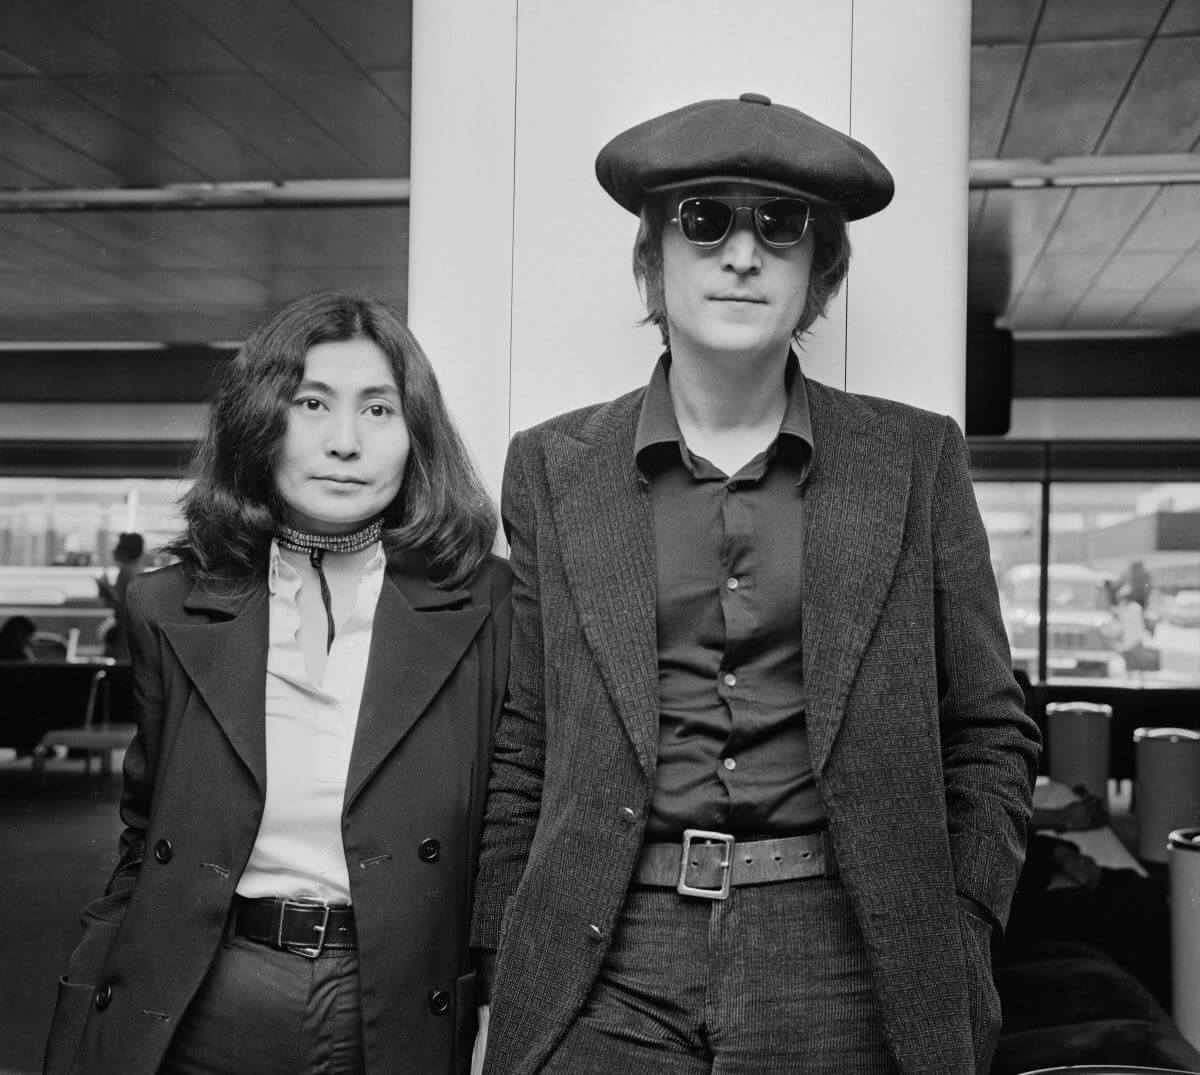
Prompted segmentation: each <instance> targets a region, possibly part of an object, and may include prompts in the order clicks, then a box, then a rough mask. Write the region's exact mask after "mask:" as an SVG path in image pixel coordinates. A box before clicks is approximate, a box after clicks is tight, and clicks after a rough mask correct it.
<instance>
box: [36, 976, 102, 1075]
mask: <svg viewBox="0 0 1200 1075" xmlns="http://www.w3.org/2000/svg"><path fill="white" fill-rule="evenodd" d="M95 992H96V987H95V986H94V985H87V984H85V983H83V982H72V981H69V980H68V979H67V977H66V976H65V975H64V976H63V977H62V978H59V980H58V997H57V999H56V1000H55V1002H54V1017H53V1018H52V1019H51V1020H50V1036H49V1037H48V1038H47V1040H46V1056H45V1059H44V1060H43V1061H42V1072H43V1075H59V1073H60V1072H61V1073H65V1072H68V1071H70V1070H71V1065H72V1064H73V1062H74V1060H75V1054H76V1053H77V1052H78V1051H79V1043H80V1042H81V1041H82V1039H83V1027H84V1024H85V1023H86V1022H87V1017H88V1012H90V1011H91V1009H92V998H93V995H94V994H95Z"/></svg>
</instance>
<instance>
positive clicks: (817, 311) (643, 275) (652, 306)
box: [633, 198, 850, 344]
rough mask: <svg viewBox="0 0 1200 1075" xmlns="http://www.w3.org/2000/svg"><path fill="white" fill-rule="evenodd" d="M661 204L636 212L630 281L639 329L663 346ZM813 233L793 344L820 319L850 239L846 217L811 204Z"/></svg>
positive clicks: (844, 266)
mask: <svg viewBox="0 0 1200 1075" xmlns="http://www.w3.org/2000/svg"><path fill="white" fill-rule="evenodd" d="M665 209H666V203H665V202H664V201H663V199H662V198H657V199H655V198H647V199H646V201H645V203H644V204H643V206H642V212H641V221H640V223H639V225H638V233H637V238H636V239H634V241H633V278H634V279H635V280H636V281H637V284H638V287H639V288H640V289H641V292H642V299H643V301H644V302H645V304H646V316H645V317H644V318H642V320H641V322H640V323H641V324H643V325H657V326H658V331H659V332H660V333H661V334H662V341H663V343H664V344H669V343H670V339H669V337H668V332H667V302H666V295H665V289H664V286H663V253H662V236H663V227H664V225H665V223H666V218H667V214H666V212H665ZM808 226H809V227H810V228H811V229H812V233H813V260H812V271H811V272H810V274H809V278H808V298H807V300H806V302H805V303H804V312H803V313H802V314H801V315H800V321H799V322H798V323H797V325H796V327H795V328H794V329H793V330H792V339H794V340H795V341H796V342H797V343H799V342H800V341H801V340H802V339H803V338H804V334H805V333H806V332H807V331H808V330H809V328H811V327H812V325H813V323H814V322H815V321H816V320H817V318H818V317H824V316H825V311H826V310H827V309H828V308H829V303H830V300H832V298H833V296H834V295H836V294H837V292H838V288H840V287H841V286H842V281H843V280H845V279H846V272H847V270H848V269H849V268H850V236H849V234H848V233H847V230H846V217H845V214H843V213H842V211H841V210H840V209H838V208H837V207H836V206H832V205H822V204H821V203H819V202H814V203H813V204H812V217H811V219H810V221H809V225H808Z"/></svg>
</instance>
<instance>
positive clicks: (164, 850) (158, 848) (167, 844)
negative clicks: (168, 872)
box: [154, 840, 175, 866]
mask: <svg viewBox="0 0 1200 1075" xmlns="http://www.w3.org/2000/svg"><path fill="white" fill-rule="evenodd" d="M174 853H175V852H174V850H173V849H172V848H171V841H170V840H159V841H158V843H156V844H155V845H154V857H155V858H156V859H157V860H158V861H159V862H161V863H162V864H163V865H164V866H165V865H166V864H167V863H168V862H170V861H171V856H172V855H173V854H174Z"/></svg>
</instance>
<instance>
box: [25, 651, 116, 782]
mask: <svg viewBox="0 0 1200 1075" xmlns="http://www.w3.org/2000/svg"><path fill="white" fill-rule="evenodd" d="M97 712H98V713H99V720H97ZM110 712H111V691H110V675H109V669H107V668H100V669H97V671H96V673H95V674H94V675H93V676H92V682H91V687H90V688H89V690H88V699H87V706H86V708H85V710H84V716H83V725H82V726H81V727H78V728H56V729H54V730H52V731H48V732H46V734H45V735H43V736H42V739H41V742H40V743H39V744H38V746H37V748H36V749H35V750H34V755H33V765H34V771H35V772H36V773H37V776H38V781H39V784H40V785H41V786H42V787H45V784H46V759H47V758H48V757H49V756H50V754H51V753H53V752H54V750H55V748H56V747H64V748H66V749H67V750H76V751H79V752H81V753H82V754H83V755H84V772H85V775H87V776H91V774H92V759H93V758H94V757H99V759H100V774H101V776H104V777H109V776H111V775H112V756H113V751H115V750H124V749H125V748H126V747H127V746H129V741H130V740H131V739H132V738H133V736H134V733H135V732H136V731H137V727H136V726H135V725H133V724H124V723H119V724H113V723H110V721H109V716H110Z"/></svg>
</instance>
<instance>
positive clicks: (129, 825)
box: [43, 583, 163, 1073]
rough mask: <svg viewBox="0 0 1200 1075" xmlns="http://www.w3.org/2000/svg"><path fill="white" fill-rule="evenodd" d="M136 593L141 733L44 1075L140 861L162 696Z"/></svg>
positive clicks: (73, 1035)
mask: <svg viewBox="0 0 1200 1075" xmlns="http://www.w3.org/2000/svg"><path fill="white" fill-rule="evenodd" d="M140 593H141V586H140V584H138V583H135V585H134V586H133V587H132V588H131V589H130V593H129V604H128V608H129V628H130V649H131V657H132V662H133V704H134V716H135V719H136V721H137V729H138V730H137V734H136V735H135V736H134V738H133V741H132V742H131V743H130V745H129V748H128V750H126V752H125V769H124V776H125V787H124V791H123V793H122V796H121V819H122V821H123V822H124V826H125V827H124V829H123V831H122V833H121V837H120V843H119V846H118V854H119V857H118V860H117V865H116V869H115V870H114V871H113V874H112V877H111V878H110V879H109V882H108V886H107V887H106V888H105V890H104V894H103V895H102V896H101V897H100V898H99V899H96V900H93V901H92V902H91V903H89V904H88V905H87V906H86V907H85V908H84V909H83V914H82V919H81V924H82V926H83V937H82V939H81V940H80V942H79V944H78V945H77V946H76V948H75V951H74V952H73V953H72V954H71V959H70V963H69V964H68V966H67V973H66V974H65V975H64V976H63V977H62V979H60V981H59V987H58V1000H57V1003H56V1005H55V1009H54V1017H53V1019H52V1021H51V1024H50V1033H49V1036H48V1038H47V1042H46V1054H45V1060H44V1067H43V1070H44V1071H45V1072H47V1073H55V1072H59V1071H65V1070H67V1069H68V1068H69V1067H70V1065H71V1061H72V1059H73V1058H74V1055H75V1052H76V1050H77V1048H78V1045H79V1041H80V1039H81V1037H82V1035H83V1027H84V1023H85V1021H86V1018H87V1013H88V1012H89V1011H90V1009H91V999H92V990H93V988H94V987H95V985H96V983H97V982H98V980H99V978H100V974H101V971H102V970H103V969H104V964H105V962H106V960H107V959H108V953H109V951H110V949H111V948H112V945H113V941H114V940H115V939H116V936H117V931H118V930H119V929H120V927H121V922H122V921H123V920H124V917H125V909H126V907H127V906H128V903H129V898H130V896H131V895H132V893H133V888H134V885H135V884H136V882H137V878H138V871H139V869H140V867H141V862H142V850H143V847H144V845H145V841H146V826H147V823H148V818H149V813H150V799H151V793H152V791H153V787H154V761H153V759H156V758H157V757H158V751H157V744H158V742H159V739H160V736H161V731H162V724H163V692H162V665H161V659H160V650H159V636H158V632H157V631H156V630H155V628H154V627H153V625H152V624H151V623H150V622H149V621H148V619H147V617H146V616H145V614H144V612H143V610H142V608H141V604H140V602H139V600H138V595H139V594H140Z"/></svg>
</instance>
